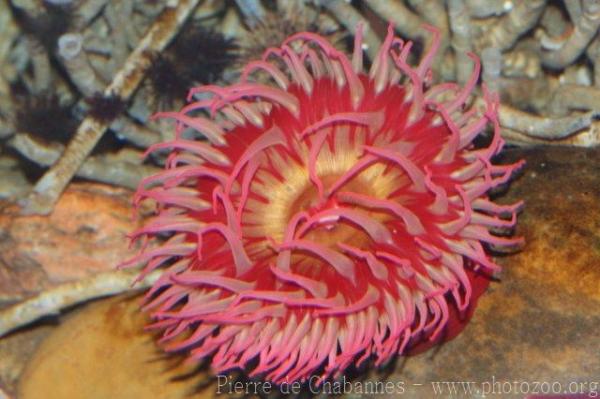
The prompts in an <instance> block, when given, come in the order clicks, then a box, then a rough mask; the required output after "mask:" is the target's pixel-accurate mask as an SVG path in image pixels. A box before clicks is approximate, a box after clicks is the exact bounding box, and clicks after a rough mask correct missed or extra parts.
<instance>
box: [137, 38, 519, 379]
mask: <svg viewBox="0 0 600 399" xmlns="http://www.w3.org/2000/svg"><path fill="white" fill-rule="evenodd" d="M437 40H439V38H438V37H436V38H435V40H434V43H435V42H436V41H437ZM410 47H411V46H410V43H403V42H401V41H400V39H397V38H395V37H394V35H393V29H391V27H390V29H389V31H388V36H387V37H386V40H385V41H384V44H383V47H382V49H381V50H380V52H379V55H378V56H377V57H376V59H375V60H373V64H372V67H371V69H370V71H369V73H368V74H366V73H363V68H362V44H361V34H360V29H359V33H358V34H357V38H356V42H355V49H354V54H353V57H352V61H350V60H348V59H347V58H346V56H345V55H344V54H342V53H340V52H339V51H337V50H335V49H334V48H333V47H331V46H330V45H329V44H328V43H326V42H325V40H324V39H323V38H321V37H319V36H317V35H314V34H310V33H303V34H299V35H295V36H292V37H291V38H289V39H288V40H287V41H286V42H284V44H283V45H282V47H281V48H279V49H271V50H269V51H267V53H265V55H264V57H263V60H260V61H256V62H254V63H251V64H249V65H248V66H247V67H246V69H245V70H244V73H243V75H242V82H241V83H239V84H237V85H233V86H231V87H227V88H219V87H215V86H204V87H200V88H195V89H192V91H191V93H190V96H191V97H190V99H193V96H194V95H196V94H198V95H201V96H203V97H205V96H208V99H203V100H199V101H195V100H194V101H191V102H190V104H189V105H187V106H186V107H184V108H183V109H182V110H181V111H180V112H171V113H162V114H160V115H158V116H162V117H170V118H173V119H175V120H176V122H177V129H176V139H175V140H173V141H171V142H167V143H161V144H158V145H155V146H153V147H152V148H151V149H150V150H157V149H164V148H167V149H170V150H171V154H170V155H169V157H168V160H167V166H166V169H165V171H163V172H161V173H159V174H157V175H155V176H151V177H148V178H146V179H144V181H143V182H142V184H141V185H140V188H139V190H138V192H137V194H136V197H135V203H138V202H139V201H142V200H145V199H152V200H154V201H156V202H157V204H158V206H157V215H156V217H155V218H154V219H152V220H151V221H149V222H148V223H147V224H146V225H145V226H144V227H143V228H142V229H140V230H139V231H137V232H136V233H134V234H133V239H137V238H140V237H145V238H153V237H156V236H157V235H159V234H169V235H171V238H170V239H169V240H167V241H166V242H165V243H164V244H162V245H161V246H159V247H156V248H152V247H148V248H145V249H144V250H143V251H142V252H141V253H140V254H139V255H137V256H136V257H134V258H133V259H131V260H130V261H128V262H126V265H136V264H142V265H144V266H145V267H144V270H143V272H142V274H144V273H147V272H149V271H152V270H155V269H157V268H160V267H164V266H165V265H169V266H167V267H166V270H165V272H164V274H163V276H162V277H161V278H160V279H159V281H158V282H157V283H156V284H155V285H154V287H153V288H152V289H151V290H150V291H149V292H148V294H147V296H146V298H147V305H146V308H147V309H149V310H152V312H153V313H152V315H153V317H154V319H155V320H156V323H155V325H154V326H155V327H156V328H159V329H161V330H163V331H164V337H163V341H164V342H166V343H167V344H166V348H167V350H180V349H184V348H185V349H188V350H189V351H190V356H191V357H193V358H196V359H203V358H206V357H209V356H212V365H213V367H214V368H215V369H216V370H218V371H220V370H226V369H231V368H246V367H248V365H249V364H254V365H255V367H254V369H253V371H252V372H251V375H261V376H263V377H264V378H266V379H268V380H272V381H274V382H283V381H295V380H306V379H308V378H309V377H310V376H311V373H315V372H319V373H321V374H322V375H323V376H324V377H328V376H334V375H337V374H339V373H341V372H343V371H344V370H345V369H346V368H347V367H349V366H350V365H351V364H358V365H360V364H361V363H362V362H363V361H364V360H365V359H367V358H369V357H374V358H375V359H376V360H375V363H376V364H382V363H383V362H385V361H386V360H388V359H390V357H392V356H393V355H394V354H403V353H405V351H406V349H407V348H408V347H409V346H410V345H411V344H415V343H418V342H420V341H422V340H436V339H438V338H439V337H440V335H441V333H442V331H443V329H444V328H445V327H446V326H448V325H452V320H453V318H454V317H455V315H456V314H459V313H461V312H462V313H464V312H466V311H467V309H468V307H469V304H470V303H472V302H473V300H474V298H473V297H472V296H473V292H474V287H473V281H474V280H473V278H472V276H473V273H475V270H476V269H479V270H485V271H494V270H497V268H498V267H497V266H496V265H495V264H494V263H493V262H492V260H491V259H490V258H489V257H488V256H487V254H486V253H485V251H484V247H483V246H482V243H490V244H495V245H513V244H515V243H517V242H519V240H518V239H510V238H506V237H499V236H496V235H493V234H491V233H490V231H489V229H490V228H496V227H503V228H510V227H511V226H513V225H514V223H515V222H516V219H515V215H516V212H517V211H518V210H519V208H520V204H515V205H511V206H501V205H496V204H494V203H492V202H491V201H490V200H489V199H488V198H487V196H486V192H487V191H488V190H489V189H490V188H493V187H495V186H497V185H499V184H503V183H505V182H507V181H508V179H509V178H510V176H511V174H512V172H513V171H514V170H515V169H516V168H518V167H519V166H520V164H515V165H508V166H494V165H492V164H491V161H490V159H491V158H492V156H493V155H495V154H496V153H498V152H499V151H500V149H501V147H502V140H501V139H500V137H499V132H498V123H497V120H496V107H497V102H496V101H497V100H496V99H495V98H494V97H493V96H491V95H489V94H488V95H486V102H487V108H486V109H485V110H481V109H476V108H471V109H470V110H465V111H463V108H464V107H465V106H466V102H467V98H468V96H469V93H470V91H471V90H472V89H473V87H474V85H475V83H476V82H477V75H478V63H477V62H476V64H475V65H476V68H475V70H474V73H473V76H472V77H471V79H470V81H469V83H468V84H467V86H466V88H464V89H458V88H456V87H455V86H453V85H448V84H443V85H439V86H434V87H427V84H426V82H425V80H426V76H427V73H428V71H429V64H430V62H431V58H432V56H433V53H431V52H430V53H428V54H426V55H425V57H424V59H423V61H422V62H421V64H420V65H419V66H417V67H411V66H409V65H408V63H407V61H406V60H407V57H408V52H409V51H410ZM433 48H434V49H435V46H433ZM256 71H259V72H261V73H266V74H268V75H269V76H271V78H272V80H273V83H274V84H273V85H270V86H269V85H263V84H258V83H253V82H252V81H251V80H250V77H251V76H252V74H253V73H254V72H256ZM440 93H446V94H448V93H450V94H452V95H453V97H452V98H451V99H450V100H449V101H448V100H445V101H443V100H440V99H439V98H438V97H439V94H440ZM202 109H204V110H206V111H208V115H210V118H207V117H205V116H203V115H199V114H198V113H197V111H198V110H202ZM488 125H491V126H492V127H493V139H492V141H491V144H490V146H489V147H488V148H485V149H477V150H476V149H474V148H472V146H471V141H472V140H473V138H474V137H476V136H477V135H478V134H479V133H481V132H482V131H483V130H484V129H485V128H486V126H488ZM188 128H191V130H194V131H196V132H199V133H200V134H201V135H203V136H204V137H205V138H206V139H207V140H208V142H209V143H206V142H203V141H199V140H190V139H189V138H185V137H188V136H185V137H184V134H183V132H184V131H185V130H186V129H188ZM507 216H511V219H510V220H507V219H506V218H507ZM453 307H455V308H456V311H455V312H454V313H453V310H452V308H453Z"/></svg>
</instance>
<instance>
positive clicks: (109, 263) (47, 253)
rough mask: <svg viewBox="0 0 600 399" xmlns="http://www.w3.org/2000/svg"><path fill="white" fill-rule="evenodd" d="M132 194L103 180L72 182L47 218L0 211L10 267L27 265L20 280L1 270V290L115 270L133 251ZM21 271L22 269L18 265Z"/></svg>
mask: <svg viewBox="0 0 600 399" xmlns="http://www.w3.org/2000/svg"><path fill="white" fill-rule="evenodd" d="M130 196H131V192H130V191H128V190H124V189H120V188H114V187H110V186H106V185H101V184H91V183H85V184H83V183H76V184H71V185H70V186H69V188H68V189H67V191H66V192H65V193H64V194H63V195H62V196H61V198H60V201H59V202H58V203H57V205H56V208H55V209H54V211H53V212H52V214H51V215H49V216H25V215H19V214H18V208H17V207H16V206H12V207H8V208H7V209H5V210H4V212H2V214H0V232H2V235H1V237H2V239H1V241H2V242H3V243H4V246H5V247H8V249H9V252H8V254H3V255H1V256H2V258H0V261H2V262H3V263H4V264H5V265H8V267H12V268H13V269H14V268H16V267H17V266H16V265H17V264H25V265H26V266H27V267H26V268H25V273H27V275H24V276H20V277H19V278H18V279H11V278H9V277H7V276H4V275H3V274H0V292H4V290H3V289H2V288H5V287H6V288H8V289H10V286H11V285H12V284H13V281H18V282H19V284H21V285H24V287H23V289H24V290H26V291H32V290H34V291H35V286H36V284H39V285H43V284H41V281H43V280H44V279H46V278H47V280H48V281H49V282H51V283H56V282H63V281H68V280H73V279H79V278H82V277H86V276H89V275H91V274H94V273H97V272H99V271H104V270H109V269H112V268H114V267H115V266H116V265H117V264H118V263H119V262H121V261H123V259H125V258H126V257H127V256H128V255H130V254H131V252H130V251H129V250H128V248H127V246H128V240H127V239H126V237H125V236H126V234H127V233H129V232H131V230H132V229H133V228H134V226H135V225H134V222H133V220H132V211H131V202H130ZM18 269H19V270H20V271H21V270H23V268H21V267H19V268H18Z"/></svg>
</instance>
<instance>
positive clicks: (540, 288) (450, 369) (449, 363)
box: [389, 148, 600, 398]
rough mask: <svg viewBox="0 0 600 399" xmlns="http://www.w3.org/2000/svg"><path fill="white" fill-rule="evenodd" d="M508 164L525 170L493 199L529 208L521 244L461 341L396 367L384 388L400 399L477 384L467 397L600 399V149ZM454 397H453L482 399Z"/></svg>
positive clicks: (544, 153) (536, 155) (560, 151)
mask: <svg viewBox="0 0 600 399" xmlns="http://www.w3.org/2000/svg"><path fill="white" fill-rule="evenodd" d="M506 156H507V157H508V158H511V159H519V158H523V157H524V158H526V160H527V166H526V168H525V170H524V173H523V175H522V176H521V177H520V178H518V179H517V180H516V181H515V182H513V184H512V186H511V188H510V190H509V192H508V195H506V196H504V197H501V198H500V199H499V202H504V203H511V202H514V201H515V200H517V199H521V198H522V199H524V200H525V204H526V205H525V210H524V212H523V213H522V214H521V215H520V218H519V225H518V229H517V233H518V234H519V235H523V236H524V237H525V239H526V241H527V244H526V246H525V248H524V249H523V251H522V252H520V253H518V254H514V255H508V256H504V257H502V258H501V259H498V261H499V262H500V263H501V264H502V265H503V266H504V271H503V273H502V275H501V276H500V281H498V282H493V283H492V284H491V286H490V289H489V291H488V292H487V293H486V294H485V295H483V296H482V297H481V298H480V300H479V306H478V308H477V310H476V311H475V315H474V317H473V319H472V320H471V323H470V324H469V325H468V326H467V328H466V329H465V330H464V332H463V333H462V334H461V335H459V336H458V338H456V339H455V340H453V341H450V342H447V343H446V344H444V345H442V346H441V347H439V348H438V349H437V350H433V351H430V352H427V353H424V354H422V355H419V356H415V357H411V358H408V359H404V361H403V362H399V363H400V364H399V365H398V367H397V368H396V370H395V372H394V373H393V375H392V376H391V377H390V378H389V380H391V381H404V382H405V384H406V386H407V387H408V388H410V389H408V394H405V395H404V396H403V397H407V398H412V397H414V398H421V397H432V396H433V390H432V385H431V383H432V382H435V381H472V382H477V383H478V384H477V385H472V387H473V389H485V388H486V387H487V388H490V389H491V388H492V387H493V385H492V384H493V383H494V382H497V384H496V385H495V387H496V388H497V389H504V388H506V389H508V390H509V392H508V391H506V390H504V391H502V393H503V394H504V395H495V396H493V397H503V396H508V397H515V398H519V397H524V396H525V393H527V392H523V391H524V390H526V388H527V385H525V384H523V385H522V386H520V387H516V385H515V384H514V382H519V383H520V382H525V383H528V387H529V388H528V389H530V390H533V389H534V386H535V383H536V382H538V385H537V387H538V389H539V388H540V387H541V383H548V384H550V386H552V384H553V383H554V384H555V385H554V388H556V389H559V388H560V389H561V392H560V393H564V392H570V391H569V390H571V392H572V393H578V392H580V391H581V390H583V391H587V392H591V393H597V394H598V395H600V149H587V150H581V149H573V148H536V149H530V150H512V151H510V152H509V153H507V154H506ZM486 382H487V383H489V384H488V385H486V384H484V385H481V383H486ZM412 384H424V385H423V386H413V385H412ZM502 384H504V385H502ZM442 388H443V389H445V391H444V392H445V394H446V396H448V394H449V392H448V390H447V386H445V385H442ZM521 388H522V389H521ZM456 389H457V393H458V395H455V396H452V397H481V396H476V395H475V390H474V391H473V394H472V395H468V394H465V393H464V391H463V390H462V389H463V386H462V385H456ZM519 390H520V391H519ZM480 393H481V391H480ZM531 393H532V392H531ZM510 394H514V395H513V396H510ZM489 396H490V395H489V391H488V397H489Z"/></svg>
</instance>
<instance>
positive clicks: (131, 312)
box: [18, 297, 206, 399]
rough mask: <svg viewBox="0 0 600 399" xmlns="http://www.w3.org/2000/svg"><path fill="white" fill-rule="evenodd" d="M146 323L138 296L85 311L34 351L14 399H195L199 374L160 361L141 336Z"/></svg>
mask: <svg viewBox="0 0 600 399" xmlns="http://www.w3.org/2000/svg"><path fill="white" fill-rule="evenodd" d="M146 323H147V320H146V319H145V317H144V316H143V314H142V313H140V312H139V298H138V297H134V298H124V297H116V298H112V299H109V300H104V301H100V302H96V303H92V304H90V305H88V306H86V307H85V308H84V309H82V310H81V311H78V312H76V314H74V315H72V316H70V317H68V318H67V319H66V320H65V321H64V322H63V323H62V324H61V327H60V328H59V329H57V330H56V331H55V332H54V333H53V334H52V335H50V337H48V338H47V339H46V340H45V341H44V343H43V344H42V345H41V346H40V348H39V349H38V351H37V352H36V354H35V355H34V356H33V358H32V359H31V361H30V362H29V365H28V366H27V368H26V369H25V371H24V372H23V375H22V377H21V383H20V386H19V396H18V397H19V398H20V399H37V398H39V399H42V398H43V399H84V398H85V399H106V398H111V399H132V398H169V399H177V398H190V397H194V398H201V397H202V396H203V395H202V392H203V385H202V383H203V378H202V377H203V376H202V373H194V371H195V370H194V367H192V366H191V365H186V364H183V362H182V359H181V358H179V357H174V356H170V357H167V356H164V354H163V353H162V351H160V350H159V349H158V348H157V347H156V345H155V342H154V341H155V340H154V337H153V336H152V334H150V333H148V332H144V330H143V327H144V325H145V324H146ZM204 378H205V379H206V377H204Z"/></svg>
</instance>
